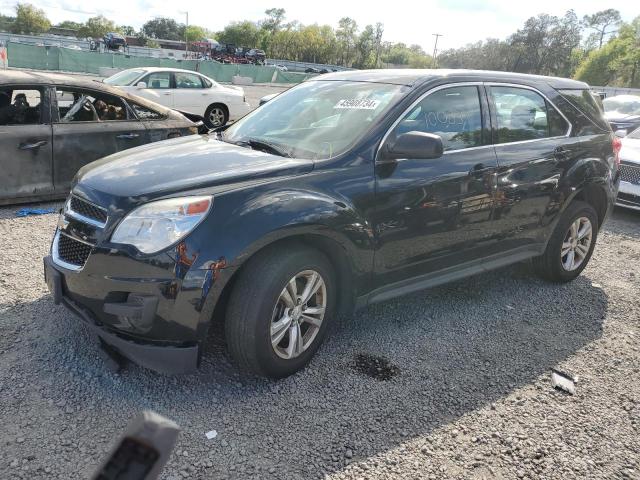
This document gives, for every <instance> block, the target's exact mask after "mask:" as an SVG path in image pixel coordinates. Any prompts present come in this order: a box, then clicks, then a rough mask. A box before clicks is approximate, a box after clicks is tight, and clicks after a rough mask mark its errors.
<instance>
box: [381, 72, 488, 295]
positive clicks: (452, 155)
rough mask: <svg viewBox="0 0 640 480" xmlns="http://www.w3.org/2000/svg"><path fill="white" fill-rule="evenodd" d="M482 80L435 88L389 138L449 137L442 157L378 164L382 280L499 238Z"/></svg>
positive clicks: (458, 258) (473, 255) (427, 268)
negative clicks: (415, 135)
mask: <svg viewBox="0 0 640 480" xmlns="http://www.w3.org/2000/svg"><path fill="white" fill-rule="evenodd" d="M488 125H489V115H488V108H487V102H486V96H485V94H484V89H483V87H482V86H481V85H475V84H464V85H459V86H447V87H444V88H442V87H440V88H436V89H434V90H431V91H430V92H428V93H427V94H426V95H425V96H424V97H423V98H422V99H421V100H420V101H418V102H417V103H416V104H415V105H414V106H413V107H412V108H410V109H409V111H408V113H407V114H406V115H404V116H403V118H401V120H400V121H399V122H398V123H397V124H396V126H395V127H394V128H393V130H392V131H391V132H390V134H389V135H388V136H387V138H386V139H385V142H393V141H394V139H395V138H396V137H397V136H398V135H400V134H402V133H406V132H410V131H420V132H428V133H433V134H436V135H438V136H440V137H441V138H442V142H443V146H444V150H445V151H444V155H443V156H442V157H440V158H436V159H399V160H394V161H391V162H381V161H380V158H379V159H378V163H377V164H376V204H377V209H376V213H375V221H374V223H375V230H376V234H377V240H378V246H377V250H376V257H375V264H376V266H375V271H376V278H377V281H376V284H377V286H381V285H384V284H390V283H395V282H399V281H403V280H405V279H409V278H412V277H417V276H420V275H424V274H428V273H432V272H436V271H439V270H442V269H445V268H448V267H452V266H456V265H459V264H463V263H465V262H467V261H470V260H474V259H477V258H479V257H482V256H484V255H486V254H488V252H490V249H491V247H492V245H493V244H494V243H495V239H494V232H493V230H492V228H491V213H492V208H493V198H494V197H493V196H494V192H495V171H496V168H497V161H496V156H495V151H494V148H493V146H491V145H490V138H489V136H490V135H489V132H490V130H489V128H488Z"/></svg>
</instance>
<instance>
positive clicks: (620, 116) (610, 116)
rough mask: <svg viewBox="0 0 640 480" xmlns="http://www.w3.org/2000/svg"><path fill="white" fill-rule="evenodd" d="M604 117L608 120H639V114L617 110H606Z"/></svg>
mask: <svg viewBox="0 0 640 480" xmlns="http://www.w3.org/2000/svg"><path fill="white" fill-rule="evenodd" d="M604 118H605V119H606V120H607V121H609V122H636V121H640V115H635V114H631V115H630V114H628V113H620V112H617V111H613V112H606V113H605V114H604Z"/></svg>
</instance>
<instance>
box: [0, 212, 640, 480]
mask: <svg viewBox="0 0 640 480" xmlns="http://www.w3.org/2000/svg"><path fill="white" fill-rule="evenodd" d="M51 205H52V204H48V206H51ZM54 205H56V206H57V205H60V204H54ZM15 210H16V208H4V209H0V249H1V251H2V259H3V262H2V265H3V268H2V271H1V272H0V302H1V303H0V399H1V402H0V425H2V432H3V434H2V436H1V438H0V442H1V443H0V452H1V455H0V478H3V479H5V478H25V479H26V478H28V479H36V478H47V479H49V478H60V479H69V478H84V477H87V476H89V474H90V472H92V471H93V470H94V468H95V466H96V464H97V463H98V462H99V460H100V459H101V458H102V457H103V455H104V454H105V452H107V451H108V450H109V449H110V447H111V444H112V441H113V440H114V438H116V437H117V436H118V435H119V434H120V432H121V431H122V430H123V429H124V428H125V425H126V424H127V422H128V420H129V419H130V418H131V417H132V416H134V415H135V414H136V413H137V412H139V411H140V410H142V409H153V410H155V411H157V412H159V413H161V414H163V415H166V416H168V417H170V418H172V419H174V420H175V421H176V422H178V423H179V424H180V426H181V427H182V429H183V431H182V433H181V436H180V439H179V443H178V445H177V447H176V449H175V451H174V453H173V455H172V457H171V460H170V462H169V464H168V466H167V468H166V469H165V472H164V474H163V478H165V479H177V478H241V479H245V478H274V479H294V478H301V479H312V478H339V479H343V478H345V479H346V478H361V479H364V478H372V479H373V478H375V479H378V478H402V479H405V478H407V479H408V478H438V479H439V478H475V479H481V478H487V479H489V478H495V479H512V478H563V479H568V478H576V479H578V478H580V479H582V478H607V479H609V478H621V479H622V478H635V479H637V478H640V442H639V441H638V439H639V438H640V435H639V433H640V432H639V429H640V355H639V348H640V347H639V342H638V340H639V339H640V328H639V327H640V325H639V323H640V322H639V320H640V301H639V299H638V291H639V290H638V289H639V288H640V284H639V283H640V282H639V281H640V241H639V240H640V214H638V213H629V212H624V211H620V210H617V211H616V212H615V214H614V216H613V217H612V218H611V219H610V220H609V222H608V223H607V225H606V226H605V228H604V230H603V231H602V233H601V236H600V238H599V240H598V246H597V248H596V251H595V255H594V257H593V259H592V260H591V263H590V265H589V266H588V268H587V269H586V270H585V272H584V273H583V275H582V276H581V277H579V278H578V279H577V280H576V281H574V282H573V283H571V284H569V285H551V284H547V283H544V282H542V281H540V280H538V279H537V278H536V277H534V276H532V275H531V274H530V273H529V270H528V268H527V266H526V265H516V266H513V267H509V268H506V269H502V270H499V271H496V272H493V273H490V274H485V275H480V276H476V277H473V278H469V279H466V280H463V281H459V282H456V283H453V284H450V285H447V286H444V287H440V288H435V289H431V290H428V291H425V292H422V293H418V294H414V295H411V296H407V297H404V298H400V299H397V300H394V301H389V302H386V303H383V304H379V305H376V306H373V307H370V308H367V309H365V310H363V311H360V312H358V313H357V314H356V315H355V316H353V317H352V318H345V319H342V320H341V321H340V322H338V325H337V326H336V327H335V329H334V332H333V334H332V336H331V337H330V339H329V340H328V341H327V343H326V344H325V346H324V347H323V348H322V349H321V350H320V352H319V353H318V355H317V356H316V358H315V359H314V361H313V362H312V363H311V365H310V367H309V368H307V369H306V370H305V371H303V372H301V373H299V374H297V375H295V376H293V377H290V378H288V379H285V380H282V381H279V382H270V381H266V380H262V379H256V378H252V377H246V376H242V375H239V374H237V373H236V371H235V370H234V369H233V367H232V366H231V365H229V363H228V361H227V360H226V358H225V356H224V345H223V343H222V342H221V341H220V340H218V339H217V337H215V336H214V337H213V338H212V340H211V349H210V351H209V352H208V353H207V354H206V356H205V361H204V365H203V367H202V369H201V370H200V371H199V372H198V373H197V374H193V375H189V376H180V377H169V376H162V375H158V374H155V373H153V372H150V371H147V370H145V369H143V368H140V367H137V366H135V365H131V366H128V367H127V368H126V369H125V370H123V371H122V372H121V373H120V374H112V373H110V372H108V371H107V370H106V369H105V366H104V364H103V363H102V361H101V360H100V359H99V357H98V356H97V354H96V349H95V347H94V344H93V341H92V339H91V337H90V335H89V333H88V331H87V329H86V328H85V327H84V326H83V325H82V324H81V323H80V321H79V320H78V319H77V318H75V317H74V316H72V315H71V314H69V313H68V312H67V311H66V310H65V309H64V308H63V307H56V306H54V305H53V304H52V302H51V298H50V296H49V294H48V293H47V290H46V287H45V284H44V282H43V280H42V260H41V257H42V256H43V255H45V254H46V253H47V250H48V246H49V242H50V239H51V235H52V231H53V228H54V225H55V222H56V215H43V216H38V217H29V218H14V217H13V212H14V211H15ZM367 355H374V356H377V357H383V359H379V360H375V362H376V363H375V366H374V368H373V369H371V368H369V367H370V364H368V362H370V359H368V357H367ZM384 359H386V360H387V361H388V362H389V365H385V360H384ZM552 367H556V368H561V369H563V370H566V371H568V372H571V373H573V374H575V375H578V376H579V380H578V383H577V391H576V394H575V395H573V396H571V395H567V394H564V393H562V392H560V391H557V390H553V389H552V388H551V385H550V368H552ZM379 369H380V370H379ZM371 370H373V371H374V372H381V373H383V375H381V377H382V379H376V378H372V377H370V376H368V375H367V373H371ZM209 430H217V432H218V436H217V438H215V439H213V440H207V439H206V438H205V432H207V431H209Z"/></svg>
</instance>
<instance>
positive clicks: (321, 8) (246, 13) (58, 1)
mask: <svg viewBox="0 0 640 480" xmlns="http://www.w3.org/2000/svg"><path fill="white" fill-rule="evenodd" d="M22 1H25V2H30V3H32V4H33V5H35V6H37V7H38V8H41V9H43V10H44V11H45V12H46V14H47V16H48V17H49V19H50V20H51V21H52V22H53V23H54V24H55V23H58V22H60V21H63V20H74V21H78V22H83V21H85V20H86V19H87V18H89V17H92V16H95V15H97V14H102V15H104V16H106V17H108V18H110V19H111V20H113V21H115V22H116V24H119V25H131V26H133V27H135V28H136V29H138V28H140V27H141V26H142V24H143V23H145V22H146V21H147V20H149V19H151V18H153V17H171V18H173V19H175V20H176V21H178V22H181V23H184V22H185V13H184V12H185V11H188V12H189V23H190V24H196V25H200V26H202V27H205V28H208V29H209V30H212V31H219V30H222V28H224V26H225V25H226V24H228V23H230V22H232V21H239V20H252V21H257V20H260V19H262V18H264V16H265V15H264V11H265V10H266V9H267V8H271V7H278V8H284V9H285V10H286V19H287V20H289V21H291V20H298V21H300V22H301V23H303V24H312V23H319V24H328V25H331V26H333V27H336V26H337V23H338V20H339V19H340V18H342V17H351V18H353V19H355V20H356V21H357V22H358V26H359V27H360V28H362V27H364V26H365V25H367V24H375V23H376V22H382V23H383V24H384V35H383V40H385V41H393V42H404V43H406V44H408V45H411V44H418V45H421V46H422V47H423V48H424V49H425V50H426V51H427V52H429V53H431V52H432V51H433V46H434V39H435V37H434V35H433V34H435V33H439V34H441V35H442V37H440V38H439V40H438V51H442V50H444V49H448V48H456V47H460V46H463V45H466V44H467V43H472V42H476V41H478V40H482V39H485V38H487V37H492V38H505V37H507V36H508V35H510V34H511V33H513V32H515V31H516V30H517V29H518V28H520V27H521V26H522V25H523V24H524V22H525V20H526V19H527V18H529V17H532V16H535V15H537V14H539V13H548V14H551V15H558V16H560V15H563V14H564V13H565V12H566V11H567V10H568V9H571V8H573V9H574V10H575V11H576V13H577V15H578V17H580V18H581V17H582V16H583V15H585V14H591V13H594V12H596V11H598V10H602V9H605V8H610V7H614V8H617V9H618V10H620V12H621V14H622V17H623V19H624V20H625V21H630V20H632V19H633V17H634V16H636V15H639V14H640V9H638V8H634V6H633V5H634V4H635V3H636V2H633V1H625V2H616V4H614V5H612V4H607V3H605V2H602V0H580V1H577V0H573V1H565V0H535V1H520V2H519V1H517V0H418V1H415V0H414V1H409V0H394V1H393V2H389V1H388V0H387V1H384V2H383V1H377V0H366V1H363V0H355V1H353V0H351V1H348V0H302V1H301V0H268V1H267V2H265V1H260V0H240V1H238V2H228V1H224V0H213V1H211V0H209V1H207V0H204V1H203V0H200V1H188V0H184V1H182V2H176V1H175V0H108V1H100V2H98V1H96V0H89V1H87V0H22ZM15 3H16V2H15V0H0V13H2V14H4V15H12V14H13V13H14V7H15Z"/></svg>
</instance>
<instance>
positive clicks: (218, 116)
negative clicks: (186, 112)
mask: <svg viewBox="0 0 640 480" xmlns="http://www.w3.org/2000/svg"><path fill="white" fill-rule="evenodd" d="M228 121H229V112H228V110H227V108H226V107H225V106H224V105H222V104H221V103H214V104H213V105H209V107H208V108H207V111H206V112H205V113H204V123H206V125H207V127H209V128H216V127H221V126H223V125H225V124H226V123H227V122H228Z"/></svg>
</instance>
